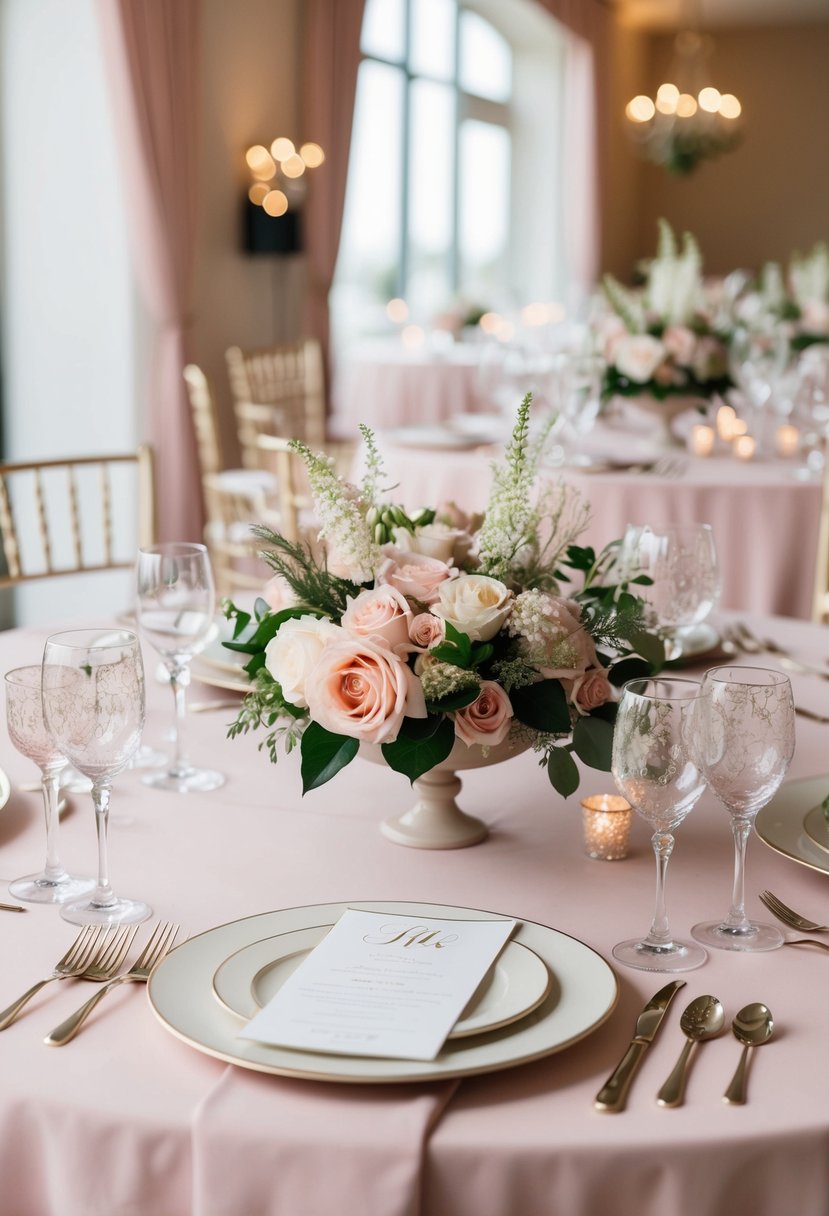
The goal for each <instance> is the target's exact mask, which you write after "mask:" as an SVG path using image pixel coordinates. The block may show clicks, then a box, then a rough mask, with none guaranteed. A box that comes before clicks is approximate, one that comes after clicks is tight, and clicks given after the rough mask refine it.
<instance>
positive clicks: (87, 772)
mask: <svg viewBox="0 0 829 1216" xmlns="http://www.w3.org/2000/svg"><path fill="white" fill-rule="evenodd" d="M41 691H42V697H43V718H44V721H45V723H46V729H47V731H48V732H49V735H50V737H51V739H52V741H53V743H54V746H55V747H56V748H57V749H58V751H60V752H61V753H62V754H63V755H64V756H66V758H67V759H68V760H69V762H70V763H71V764H74V766H75V768H77V769H78V770H79V772H81V773H83V774H84V776H86V777H89V779H90V780H91V782H92V802H93V805H94V807H95V824H96V828H97V836H98V881H97V883H96V885H95V888H94V890H93V891H92V893H91V895H90V896H89V898H88V899H83V900H80V901H78V902H74V903H68V904H63V905H61V909H60V914H61V916H62V917H63V918H64V920H68V921H70V923H71V924H74V925H123V924H138V923H139V922H140V921H143V920H147V918H148V917H149V916H151V915H152V909H151V908H150V907H149V905H148V904H146V903H144V902H143V901H141V900H134V899H123V898H118V897H116V895H115V893H114V891H113V889H112V886H111V885H110V881H109V864H108V858H107V829H108V825H109V802H110V795H111V790H112V781H113V778H114V777H116V776H117V774H118V773H120V772H121V771H122V769H125V768H126V767H127V765H128V764H129V762H130V760H131V758H132V756H133V755H134V753H135V751H136V749H137V748H138V745H139V743H140V742H141V730H142V728H143V726H144V664H143V662H142V659H141V647H140V645H139V642H138V638H137V637H136V635H135V634H134V633H130V632H129V630H126V629H114V630H107V631H104V630H100V629H97V630H93V629H75V630H70V631H69V632H67V633H57V634H54V635H53V636H52V637H50V638H48V639H47V642H46V647H45V649H44V652H43V669H42V682H41Z"/></svg>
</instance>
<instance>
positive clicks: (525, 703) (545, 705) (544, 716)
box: [510, 680, 571, 735]
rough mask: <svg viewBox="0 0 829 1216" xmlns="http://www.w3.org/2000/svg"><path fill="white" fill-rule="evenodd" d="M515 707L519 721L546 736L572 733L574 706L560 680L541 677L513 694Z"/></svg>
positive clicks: (515, 690)
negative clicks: (571, 717)
mask: <svg viewBox="0 0 829 1216" xmlns="http://www.w3.org/2000/svg"><path fill="white" fill-rule="evenodd" d="M510 701H511V702H512V710H513V713H514V714H515V716H516V718H517V719H518V721H519V722H523V723H524V725H525V726H531V727H532V728H533V729H534V730H537V731H541V733H542V734H546V735H566V734H569V732H570V725H571V723H570V708H569V706H568V704H567V698H566V697H565V695H564V689H563V688H562V686H561V684H560V683H559V681H558V680H540V681H539V682H538V683H536V684H527V685H526V686H525V687H524V688H516V689H513V691H512V693H511V694H510Z"/></svg>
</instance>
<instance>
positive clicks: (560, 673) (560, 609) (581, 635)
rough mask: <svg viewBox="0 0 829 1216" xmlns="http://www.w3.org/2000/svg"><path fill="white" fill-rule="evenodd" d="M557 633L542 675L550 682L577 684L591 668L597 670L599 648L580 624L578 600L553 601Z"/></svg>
mask: <svg viewBox="0 0 829 1216" xmlns="http://www.w3.org/2000/svg"><path fill="white" fill-rule="evenodd" d="M550 600H551V604H552V611H553V614H554V618H555V621H556V624H557V626H558V629H557V630H556V633H555V636H554V637H551V638H550V639H549V642H548V645H547V652H548V656H549V663H548V665H547V666H540V667H539V671H540V672H541V674H542V675H543V676H544V678H545V679H547V680H575V679H578V678H579V677H580V676H583V675H584V673H585V672H586V671H587V670H588V668H591V667H596V666H597V665H598V660H597V658H596V647H595V646H594V645H593V639H592V637H591V636H590V634H589V633H588V631H587V629H586V628H585V626H584V625H583V623H582V620H581V608H580V606H579V605H578V604H577V603H576V601H575V600H564V599H559V598H558V597H557V596H551V597H550Z"/></svg>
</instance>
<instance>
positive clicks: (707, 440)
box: [691, 422, 716, 456]
mask: <svg viewBox="0 0 829 1216" xmlns="http://www.w3.org/2000/svg"><path fill="white" fill-rule="evenodd" d="M715 438H716V432H715V431H714V428H713V427H712V426H706V425H705V423H703V422H697V423H695V424H694V426H692V427H691V451H692V452H693V454H694V455H695V456H710V455H711V453H712V452H713V451H714V439H715Z"/></svg>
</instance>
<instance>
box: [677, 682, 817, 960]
mask: <svg viewBox="0 0 829 1216" xmlns="http://www.w3.org/2000/svg"><path fill="white" fill-rule="evenodd" d="M697 710H698V712H697V716H696V719H695V725H694V735H695V745H696V746H695V751H696V755H697V762H698V764H699V765H700V767H701V769H702V771H703V773H704V775H705V779H706V781H707V783H708V785H709V787H710V788H711V789H712V790H713V791H714V793H715V794H716V795H717V797H718V798H719V800H720V802H722V803H723V805H724V806H725V808H726V810H727V811H728V813H729V815H730V816H731V830H732V833H733V835H734V885H733V890H732V895H731V908H730V909H729V912H728V915H727V916H726V917H725V919H724V920H720V921H706V922H704V923H702V924H699V925H694V927H693V928H692V930H691V933H692V934H693V936H694V937H695V938H696V940H697V941H699V942H703V943H704V945H706V946H716V947H717V948H718V949H720V950H739V951H743V952H748V951H761V950H776V949H777V947H778V946H782V944H783V935H782V933H781V932H780V931H779V930H778V929H777V928H776V927H775V926H774V925H768V924H762V923H757V922H755V921H751V920H749V918H748V916H747V915H746V910H745V857H746V846H747V843H748V836H749V833H750V832H751V826H752V824H753V822H754V817H755V815H756V814H757V812H758V811H759V810H760V808H761V807H764V806H765V805H766V803H767V802H768V801H769V799H770V798H771V797H772V795H773V794H774V793H775V792H776V791H777V789H778V788H779V786H780V783H781V782H782V780H783V778H784V777H785V775H786V771H787V770H788V767H789V764H790V762H791V758H792V756H793V755H794V738H795V728H794V700H793V697H792V686H791V684H790V682H789V679H788V677H787V676H784V675H783V674H782V672H779V671H771V670H768V669H767V668H764V667H714V668H712V669H711V670H710V671H707V672H706V673H705V676H704V678H703V681H702V693H701V695H700V697H699V702H698V705H697Z"/></svg>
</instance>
